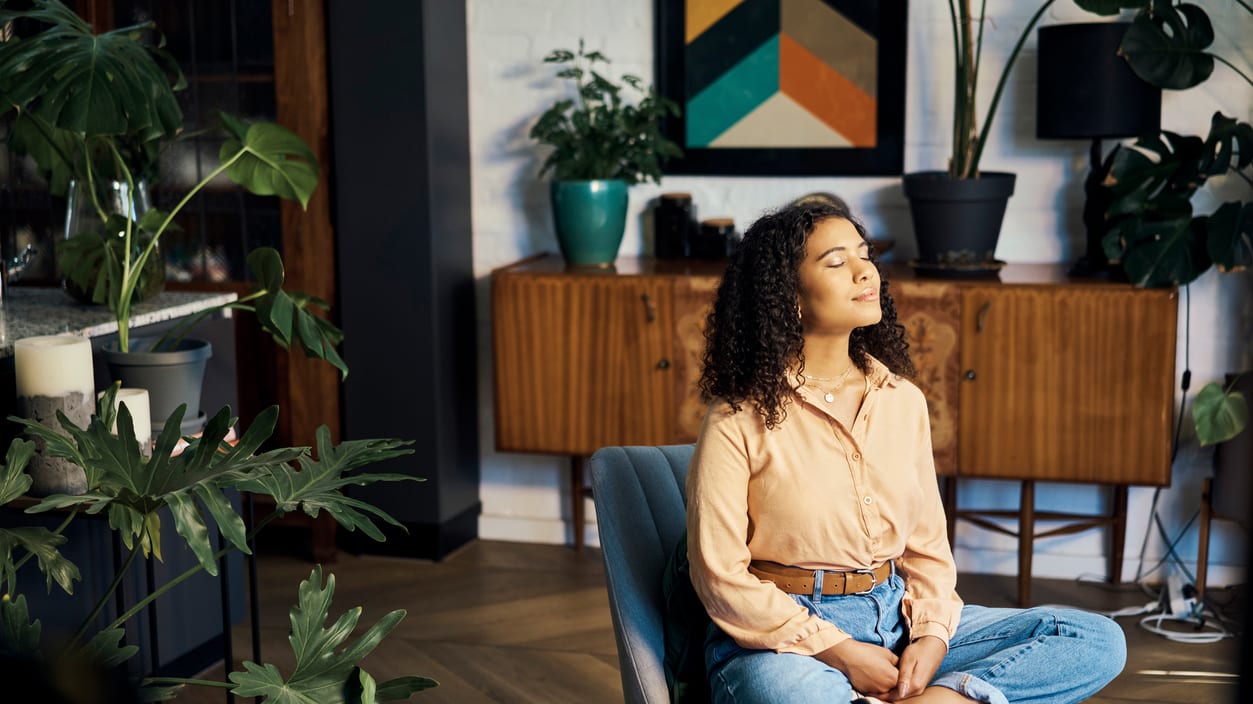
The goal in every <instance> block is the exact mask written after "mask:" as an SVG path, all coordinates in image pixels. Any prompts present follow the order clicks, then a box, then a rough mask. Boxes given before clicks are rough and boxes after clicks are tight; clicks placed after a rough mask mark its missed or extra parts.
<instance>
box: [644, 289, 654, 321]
mask: <svg viewBox="0 0 1253 704" xmlns="http://www.w3.org/2000/svg"><path fill="white" fill-rule="evenodd" d="M640 300H641V301H643V302H644V320H645V321H647V322H649V323H652V322H656V321H657V306H656V305H655V304H654V303H653V297H652V296H650V295H648V291H645V292H643V293H641V294H640Z"/></svg>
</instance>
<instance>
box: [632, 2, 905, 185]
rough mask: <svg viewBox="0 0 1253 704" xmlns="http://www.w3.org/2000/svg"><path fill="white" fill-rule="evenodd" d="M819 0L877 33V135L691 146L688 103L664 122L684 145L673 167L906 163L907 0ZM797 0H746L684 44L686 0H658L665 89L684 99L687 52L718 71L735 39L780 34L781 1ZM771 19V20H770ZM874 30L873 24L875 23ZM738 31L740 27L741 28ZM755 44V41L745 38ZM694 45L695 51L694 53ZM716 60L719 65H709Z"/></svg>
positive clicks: (741, 169)
mask: <svg viewBox="0 0 1253 704" xmlns="http://www.w3.org/2000/svg"><path fill="white" fill-rule="evenodd" d="M805 1H807V2H814V3H821V4H823V5H825V6H827V7H829V8H832V9H834V10H836V11H837V12H839V13H840V14H841V15H843V16H846V17H848V18H851V19H852V20H853V21H855V23H856V24H858V25H859V26H860V27H862V28H863V29H867V31H868V33H870V34H872V36H874V37H875V38H876V40H877V41H876V48H877V55H876V56H877V66H876V74H875V75H876V81H875V88H876V96H875V100H876V109H875V119H874V123H875V134H874V136H875V139H874V146H872V147H854V146H849V147H823V146H813V147H752V148H704V147H688V146H686V137H685V135H686V134H687V122H686V120H687V111H686V110H683V111H682V112H683V114H681V115H680V116H678V117H668V118H667V119H666V120H664V121H663V125H662V129H663V132H664V133H665V135H666V136H667V137H669V138H670V139H672V140H674V142H675V143H676V144H678V145H679V146H680V147H682V149H683V152H684V156H683V157H682V158H678V159H671V160H670V161H669V162H668V163H667V164H666V166H665V173H667V174H686V175H701V176H717V175H727V176H896V175H900V174H901V173H902V172H903V170H904V153H905V64H906V43H907V42H906V20H907V17H908V12H907V0H805ZM785 2H794V0H746V1H745V2H742V3H740V4H739V5H737V6H736V7H735V8H733V9H732V10H731V11H730V12H728V13H727V14H726V15H725V16H724V17H722V18H721V19H719V20H718V22H719V23H726V24H725V25H724V27H725V28H727V29H728V31H722V32H716V33H715V32H708V33H706V34H707V35H709V40H708V41H704V44H701V42H702V40H704V39H705V35H702V36H701V37H698V38H697V39H696V40H694V41H693V42H692V46H691V47H690V48H689V47H688V46H686V45H685V41H684V39H685V24H684V22H685V20H684V15H685V9H686V5H687V0H656V14H655V17H656V47H657V49H656V55H657V65H656V86H657V90H658V92H659V93H661V94H662V95H664V96H666V97H668V98H670V99H671V100H674V101H675V102H676V103H678V104H679V105H680V106H683V105H684V104H685V101H686V97H687V96H686V88H687V86H688V80H689V76H688V66H687V65H686V61H687V57H688V56H689V55H694V56H698V57H703V58H704V59H705V62H704V63H703V64H702V65H701V67H698V69H697V70H694V71H693V74H694V77H692V78H693V81H694V82H698V81H699V80H700V78H699V76H696V75H695V74H699V73H700V72H701V71H702V70H703V71H705V72H706V73H708V71H710V70H714V71H718V70H721V69H723V68H725V65H724V66H717V65H716V64H718V63H719V62H720V61H721V62H723V63H724V64H725V63H726V60H724V59H722V56H723V55H726V56H735V55H736V52H735V50H734V47H733V46H732V43H733V42H736V41H739V42H756V43H758V44H760V43H761V42H762V41H763V37H767V36H769V35H770V33H771V32H773V33H774V34H775V35H782V34H783V32H782V29H781V20H779V19H778V18H779V17H780V14H779V13H780V8H781V6H782V4H783V3H785ZM772 22H773V25H772ZM871 29H872V30H873V31H870V30H871ZM737 32H738V33H739V34H738V35H737ZM747 45H748V46H756V44H747ZM689 52H691V53H690V54H689ZM710 64H713V65H714V66H713V67H712V68H710Z"/></svg>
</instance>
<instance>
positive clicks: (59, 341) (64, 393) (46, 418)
mask: <svg viewBox="0 0 1253 704" xmlns="http://www.w3.org/2000/svg"><path fill="white" fill-rule="evenodd" d="M13 364H14V372H15V375H16V377H17V410H18V413H19V414H20V415H21V416H22V417H23V418H29V419H30V420H33V421H35V422H37V423H39V424H40V425H42V426H44V427H45V428H49V429H51V430H53V431H55V432H57V433H60V434H62V435H67V433H66V432H65V430H64V429H63V428H62V427H61V423H60V421H59V420H58V419H57V412H58V411H59V412H61V413H64V414H65V416H66V417H67V418H69V420H70V422H72V423H74V424H75V425H77V426H78V427H80V428H86V427H87V425H88V424H89V423H90V422H91V416H92V414H93V413H94V412H95V409H96V393H95V378H94V376H95V375H94V374H93V368H92V363H91V341H90V340H88V339H87V338H85V337H75V336H73V335H51V336H46V337H26V338H23V339H21V340H18V341H17V342H15V343H14V344H13ZM34 441H35V456H34V457H32V458H31V463H30V470H29V473H30V476H31V480H32V483H31V487H30V489H29V492H30V493H31V494H33V495H35V496H47V495H49V494H81V493H83V492H84V491H86V490H87V477H86V474H85V473H84V472H83V469H82V467H79V466H78V465H76V464H73V463H72V462H70V461H69V460H66V459H64V458H61V457H52V456H50V455H48V454H46V453H45V452H44V442H43V440H42V439H41V438H38V437H36V438H34Z"/></svg>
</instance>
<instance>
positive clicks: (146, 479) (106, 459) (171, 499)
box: [28, 400, 305, 575]
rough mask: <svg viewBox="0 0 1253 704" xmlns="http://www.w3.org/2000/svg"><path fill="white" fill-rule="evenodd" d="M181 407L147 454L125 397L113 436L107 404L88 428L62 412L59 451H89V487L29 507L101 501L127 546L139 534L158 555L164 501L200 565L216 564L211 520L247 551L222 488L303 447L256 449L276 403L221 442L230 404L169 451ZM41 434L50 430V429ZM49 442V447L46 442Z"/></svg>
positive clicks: (93, 508)
mask: <svg viewBox="0 0 1253 704" xmlns="http://www.w3.org/2000/svg"><path fill="white" fill-rule="evenodd" d="M102 403H103V400H102ZM185 410H186V409H185V408H184V407H179V408H178V409H177V410H175V412H174V413H173V414H172V415H171V416H170V418H169V419H168V420H167V421H166V424H165V427H164V428H163V430H162V431H161V434H160V436H159V437H158V438H157V443H156V448H155V449H154V451H153V454H152V457H151V459H149V458H144V457H142V456H141V455H140V454H139V450H138V447H137V444H136V442H135V434H134V422H133V420H132V419H131V417H130V413H129V411H128V410H127V408H126V406H125V404H123V405H122V406H121V407H120V409H119V412H118V414H117V426H118V435H117V436H114V435H113V434H112V433H110V432H109V430H108V425H106V423H108V422H110V421H111V420H112V415H111V410H109V409H106V408H102V409H101V411H98V413H97V416H96V417H94V418H93V419H92V421H91V424H90V425H89V426H88V427H87V429H86V430H82V429H79V428H77V427H73V424H72V423H69V421H68V420H67V421H63V422H62V426H63V427H66V431H67V432H68V433H69V434H70V436H71V438H70V440H64V439H63V440H62V444H61V445H60V446H58V448H59V449H58V451H59V452H61V453H65V454H72V455H73V456H75V457H85V458H88V459H87V460H85V461H86V462H87V464H85V465H84V466H90V467H91V479H90V480H89V484H88V487H89V489H90V491H89V492H88V493H86V494H83V495H81V496H51V497H47V498H45V499H44V500H43V501H41V502H40V503H39V504H36V505H35V506H34V507H32V508H31V509H29V511H31V512H41V511H48V510H52V509H56V508H65V507H70V506H79V507H82V508H84V509H85V510H86V511H87V512H88V513H97V512H100V511H103V510H106V509H107V511H108V517H109V523H110V525H111V526H112V527H113V528H115V529H116V530H118V531H119V532H120V533H121V535H122V538H123V541H124V542H125V544H126V546H127V547H128V548H129V547H131V546H132V545H133V542H134V539H136V538H138V540H139V545H140V547H141V548H142V549H143V551H144V553H145V554H149V553H155V554H157V555H158V556H159V555H160V552H159V551H160V543H159V535H160V531H159V528H160V522H159V518H158V517H157V516H158V514H157V511H158V510H159V509H160V508H162V507H163V506H165V507H169V509H170V511H171V515H172V518H173V521H174V527H175V530H177V531H178V534H179V535H180V536H182V537H183V539H184V540H185V541H186V542H187V544H188V546H189V547H190V548H191V549H192V552H193V553H194V554H195V555H196V557H197V558H198V559H199V561H200V564H201V566H202V567H204V569H205V570H206V571H207V572H209V573H210V574H214V575H216V574H217V569H218V566H217V560H215V559H214V552H215V548H214V545H213V543H212V541H211V540H210V535H209V529H208V524H209V521H210V520H212V521H213V522H214V523H216V524H217V527H218V529H219V530H221V532H222V534H223V535H224V536H225V537H226V538H227V539H228V540H229V541H230V542H231V544H232V545H233V546H234V547H236V548H239V549H240V550H241V551H243V552H248V551H249V549H248V545H247V542H246V540H245V535H244V534H245V531H244V525H243V519H242V518H240V517H239V514H238V513H236V512H235V510H234V508H233V507H232V506H231V504H230V502H229V501H228V500H227V499H226V498H225V496H224V495H223V492H224V491H225V490H227V489H230V488H234V487H235V486H236V484H238V483H239V482H241V481H243V480H244V479H246V478H247V477H248V476H249V474H250V473H264V472H266V471H267V470H268V469H269V468H270V467H271V466H272V465H279V466H287V464H286V463H287V462H290V461H292V460H294V459H296V458H297V457H299V456H300V455H302V454H303V453H304V452H305V450H304V449H303V448H287V449H282V450H274V451H271V452H266V453H263V454H261V455H255V454H254V453H255V452H256V450H257V449H258V448H259V447H260V446H261V444H262V443H263V442H264V441H265V439H266V438H268V437H269V436H270V434H271V433H272V432H273V431H274V425H275V422H276V420H277V417H278V409H277V407H271V408H268V409H266V410H265V411H262V412H261V413H260V414H258V416H257V419H256V421H255V422H254V423H253V424H252V426H251V427H249V428H248V430H247V431H246V432H245V433H244V435H243V437H242V438H241V439H240V441H239V443H238V444H237V446H236V447H233V448H232V447H230V446H229V445H224V444H223V439H224V438H225V437H226V434H227V432H228V431H229V430H230V428H231V426H232V425H233V424H234V423H235V420H236V419H234V418H232V417H231V415H230V408H223V409H222V410H220V411H219V412H218V413H217V414H215V415H214V416H213V418H211V419H210V420H209V422H208V424H207V425H206V426H205V429H204V431H203V433H202V434H201V436H200V437H199V438H197V439H193V440H192V441H191V442H190V443H189V444H188V446H187V448H186V449H185V450H183V452H181V453H180V454H178V455H177V456H171V455H172V454H173V450H174V446H175V443H176V442H177V441H178V439H179V425H180V423H181V422H182V418H183V413H184V412H185ZM67 425H68V427H67ZM28 427H29V426H28ZM41 437H56V434H55V433H49V435H47V436H41ZM48 446H49V448H51V447H52V443H51V442H49V445H48ZM71 451H72V452H71ZM267 476H268V475H267Z"/></svg>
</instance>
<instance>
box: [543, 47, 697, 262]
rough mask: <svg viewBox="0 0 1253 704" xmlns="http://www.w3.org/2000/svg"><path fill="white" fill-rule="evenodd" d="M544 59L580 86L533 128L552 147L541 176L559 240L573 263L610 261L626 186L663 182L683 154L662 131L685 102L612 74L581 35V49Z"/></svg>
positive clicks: (614, 254)
mask: <svg viewBox="0 0 1253 704" xmlns="http://www.w3.org/2000/svg"><path fill="white" fill-rule="evenodd" d="M544 62H545V63H551V64H558V65H560V70H559V71H558V72H557V77H558V78H561V79H565V80H568V81H570V82H571V83H572V84H573V87H574V97H572V98H563V99H561V100H558V101H557V102H556V103H554V104H553V106H552V107H550V108H548V110H546V111H544V113H543V114H542V115H540V118H539V120H538V121H537V122H536V123H535V126H534V127H532V128H531V138H532V139H535V140H536V141H538V142H539V143H540V144H543V145H546V146H548V147H551V149H552V151H551V152H549V154H548V155H547V156H546V157H545V159H544V163H543V166H542V167H541V169H540V175H541V176H543V175H544V174H546V173H549V172H552V174H553V182H552V186H551V187H550V196H551V201H552V207H553V221H554V225H555V227H556V231H557V242H558V244H559V245H560V246H561V252H562V255H563V256H564V257H565V258H566V261H567V262H569V263H570V264H574V265H578V266H607V265H609V264H612V263H613V260H614V259H615V258H616V257H617V254H618V247H619V246H620V245H621V244H622V235H623V232H624V231H625V228H626V211H627V189H628V187H629V186H632V185H634V184H636V183H640V182H641V181H652V182H653V183H660V182H661V169H662V166H663V165H664V164H665V162H666V161H667V160H668V159H670V158H672V157H677V156H681V155H682V151H681V150H680V149H679V147H678V145H676V144H675V143H674V142H672V141H671V140H669V139H667V138H666V137H665V135H663V134H662V132H661V120H662V118H664V117H665V116H666V115H667V114H671V115H678V114H679V107H678V105H677V104H676V103H675V102H674V101H672V100H670V99H669V98H666V97H664V96H661V95H658V94H657V92H656V91H655V90H653V89H652V88H651V87H645V86H644V84H643V82H642V81H641V80H640V79H639V78H638V77H636V76H631V75H624V76H622V77H621V78H620V79H619V81H618V82H614V81H613V80H610V79H609V78H606V77H605V76H604V75H602V74H601V73H599V72H598V71H597V70H596V65H597V64H599V63H604V64H608V63H609V60H608V59H607V58H605V56H604V55H603V54H601V53H600V52H598V51H590V52H589V51H585V50H584V47H583V41H582V40H580V41H579V48H578V51H577V52H572V51H569V50H566V49H558V50H556V51H553V52H552V53H550V54H549V55H548V56H546V57H544ZM628 92H629V93H634V94H636V95H637V96H638V97H637V99H636V100H635V101H634V102H632V101H630V100H628V99H627V97H626V94H627V93H628Z"/></svg>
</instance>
